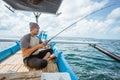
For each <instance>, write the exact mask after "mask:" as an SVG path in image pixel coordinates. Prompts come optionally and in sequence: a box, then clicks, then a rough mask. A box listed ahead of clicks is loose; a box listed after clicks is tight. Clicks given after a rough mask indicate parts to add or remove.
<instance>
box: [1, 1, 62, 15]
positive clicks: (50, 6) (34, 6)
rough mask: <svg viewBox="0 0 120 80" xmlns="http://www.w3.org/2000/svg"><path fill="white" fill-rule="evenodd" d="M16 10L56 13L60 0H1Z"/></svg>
mask: <svg viewBox="0 0 120 80" xmlns="http://www.w3.org/2000/svg"><path fill="white" fill-rule="evenodd" d="M3 1H5V2H6V3H7V4H9V5H10V6H11V7H12V8H14V9H16V10H23V11H32V12H45V13H52V14H56V12H57V10H58V8H59V6H60V4H61V2H62V0H3Z"/></svg>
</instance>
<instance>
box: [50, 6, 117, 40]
mask: <svg viewBox="0 0 120 80" xmlns="http://www.w3.org/2000/svg"><path fill="white" fill-rule="evenodd" d="M114 5H115V4H111V5H108V6H106V7H103V8H101V9H99V10H96V11H93V12H92V13H90V14H88V15H86V16H84V17H82V18H80V19H78V20H76V21H75V22H73V23H72V24H70V25H69V26H68V27H66V28H64V29H63V30H61V31H60V32H58V33H57V34H56V35H54V36H53V37H52V38H51V39H49V40H48V42H50V41H51V40H52V39H54V38H55V37H57V36H58V35H59V34H61V33H62V32H63V31H65V30H67V29H68V28H70V27H71V26H73V25H74V24H76V23H78V22H80V21H82V20H83V19H85V18H86V17H88V16H90V15H92V14H95V13H97V12H99V11H101V10H104V9H106V8H109V7H111V6H114Z"/></svg>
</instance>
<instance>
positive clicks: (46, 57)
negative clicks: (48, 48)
mask: <svg viewBox="0 0 120 80" xmlns="http://www.w3.org/2000/svg"><path fill="white" fill-rule="evenodd" d="M50 56H51V53H50V52H47V53H46V55H45V56H44V57H43V59H46V60H47V61H49V60H50Z"/></svg>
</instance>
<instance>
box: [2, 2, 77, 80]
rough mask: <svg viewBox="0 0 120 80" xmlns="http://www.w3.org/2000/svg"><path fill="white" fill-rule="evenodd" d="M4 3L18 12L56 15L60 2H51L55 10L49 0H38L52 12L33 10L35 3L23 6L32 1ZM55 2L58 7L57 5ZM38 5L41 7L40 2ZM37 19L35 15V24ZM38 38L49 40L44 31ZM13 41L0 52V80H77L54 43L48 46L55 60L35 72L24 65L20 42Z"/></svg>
mask: <svg viewBox="0 0 120 80" xmlns="http://www.w3.org/2000/svg"><path fill="white" fill-rule="evenodd" d="M4 1H5V2H6V3H8V4H9V5H11V6H12V7H13V6H14V7H13V8H15V9H18V10H19V9H20V10H25V11H39V10H41V12H49V13H56V11H57V9H58V7H59V5H60V3H61V1H62V0H53V2H55V3H56V5H55V4H54V6H55V8H54V6H53V4H52V2H51V3H50V2H49V1H51V0H46V1H43V0H39V1H43V3H46V4H50V5H47V7H49V6H52V7H51V8H54V9H52V10H51V9H50V10H49V9H46V10H44V9H42V7H40V9H34V8H37V7H38V6H36V3H34V5H35V6H34V5H33V4H32V7H31V4H29V6H27V7H26V5H25V4H27V2H25V1H32V0H4ZM14 1H15V2H14ZM20 1H21V2H20ZM33 1H34V0H33ZM36 1H37V0H36ZM12 2H13V3H12ZM57 2H58V4H59V5H57ZM15 3H17V4H15ZM23 3H24V5H23ZM14 4H15V5H14ZM40 4H41V5H42V3H41V2H40ZM37 5H38V4H37ZM16 6H18V7H16ZM43 6H45V5H43ZM47 7H46V8H47ZM7 8H8V9H9V10H11V8H10V7H8V6H7ZM47 10H48V11H47ZM37 18H38V15H36V22H37ZM38 37H39V38H40V39H41V40H42V41H44V40H49V36H48V34H47V32H46V31H41V32H40V33H39V34H38ZM3 41H4V40H3ZM14 41H15V44H14V45H12V46H10V47H8V48H6V49H4V50H2V51H0V80H78V77H77V76H76V75H75V73H74V72H73V70H72V69H71V67H70V66H69V64H68V63H67V61H66V60H65V59H64V57H63V53H62V51H59V50H58V49H57V46H56V42H52V41H51V42H50V44H51V48H52V49H53V54H55V55H56V56H57V58H56V59H53V60H50V61H49V62H48V65H47V67H46V68H44V69H42V70H35V69H31V68H29V67H27V66H25V65H24V63H23V58H22V52H21V50H20V40H18V41H16V40H13V42H14ZM6 42H7V41H6ZM11 42H12V41H11Z"/></svg>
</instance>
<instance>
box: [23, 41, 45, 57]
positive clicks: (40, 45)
mask: <svg viewBox="0 0 120 80" xmlns="http://www.w3.org/2000/svg"><path fill="white" fill-rule="evenodd" d="M44 46H45V45H44V44H43V43H42V44H39V45H37V46H35V47H32V48H21V49H22V53H23V55H24V56H27V55H30V54H31V53H33V52H34V51H36V50H37V49H40V48H43V47H44Z"/></svg>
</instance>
